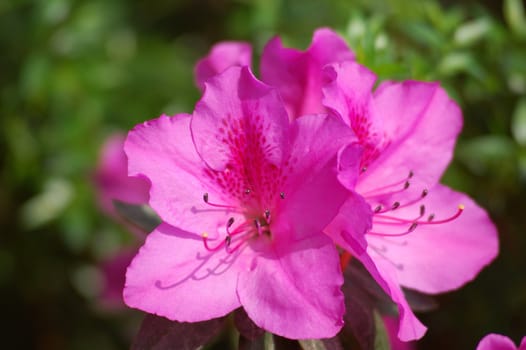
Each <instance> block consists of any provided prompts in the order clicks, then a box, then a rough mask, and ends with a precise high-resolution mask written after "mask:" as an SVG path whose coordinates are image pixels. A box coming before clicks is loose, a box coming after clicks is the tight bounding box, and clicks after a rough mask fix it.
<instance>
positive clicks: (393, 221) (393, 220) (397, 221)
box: [374, 205, 464, 230]
mask: <svg viewBox="0 0 526 350" xmlns="http://www.w3.org/2000/svg"><path fill="white" fill-rule="evenodd" d="M463 211H464V206H463V205H459V206H458V210H457V212H456V213H455V214H453V215H452V216H450V217H448V218H445V219H442V220H437V221H433V220H434V218H435V214H431V215H429V217H428V218H427V221H422V220H420V219H421V218H422V217H423V216H424V214H425V206H424V205H421V206H420V216H419V217H417V218H416V219H404V218H398V217H396V216H389V215H383V214H378V215H375V220H374V223H375V224H380V225H405V224H408V223H412V224H416V225H437V224H445V223H448V222H450V221H453V220H455V219H456V218H458V217H459V216H460V214H462V212H463ZM378 219H380V220H378ZM414 228H416V226H415V227H414ZM414 228H413V230H414Z"/></svg>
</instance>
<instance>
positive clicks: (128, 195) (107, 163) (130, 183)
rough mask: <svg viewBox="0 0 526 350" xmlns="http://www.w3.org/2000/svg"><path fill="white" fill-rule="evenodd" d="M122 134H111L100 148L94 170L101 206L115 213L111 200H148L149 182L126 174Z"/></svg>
mask: <svg viewBox="0 0 526 350" xmlns="http://www.w3.org/2000/svg"><path fill="white" fill-rule="evenodd" d="M124 139H125V137H124V135H120V134H113V135H111V136H110V137H108V139H107V140H106V142H105V143H104V145H103V146H102V149H101V155H100V159H99V164H98V167H97V170H96V172H95V179H94V180H95V186H96V189H97V195H98V196H99V201H100V204H101V207H102V208H103V209H104V211H105V212H106V213H108V214H110V215H112V216H114V215H115V209H114V206H113V201H114V200H118V201H121V202H124V203H129V204H145V203H147V202H148V191H149V184H148V182H147V181H145V180H144V179H140V178H133V177H129V176H128V160H127V158H126V154H124Z"/></svg>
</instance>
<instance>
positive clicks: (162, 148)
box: [124, 67, 369, 338]
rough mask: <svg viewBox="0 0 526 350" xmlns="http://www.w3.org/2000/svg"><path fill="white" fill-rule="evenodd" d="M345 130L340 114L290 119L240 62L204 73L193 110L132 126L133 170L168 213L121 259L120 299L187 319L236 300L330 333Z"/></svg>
mask: <svg viewBox="0 0 526 350" xmlns="http://www.w3.org/2000/svg"><path fill="white" fill-rule="evenodd" d="M350 136H351V135H350V129H349V128H345V127H342V125H341V122H340V121H338V120H337V119H336V118H331V117H327V116H305V117H302V118H298V119H297V120H296V121H294V122H292V123H291V122H289V120H288V117H287V114H286V111H285V108H284V107H283V104H282V102H281V99H280V98H279V96H278V94H277V92H276V90H275V89H272V88H270V87H269V86H267V85H265V84H263V83H261V82H259V81H257V80H256V79H255V78H254V77H253V75H252V74H251V72H250V70H249V69H248V67H244V68H239V67H231V68H229V69H227V70H226V71H225V72H224V73H222V74H219V75H217V76H215V77H213V78H211V79H209V80H207V82H206V84H205V92H204V95H203V97H202V99H201V101H200V102H199V103H198V104H197V106H196V108H195V111H194V114H193V115H192V116H190V115H184V114H181V115H177V116H175V117H166V116H161V117H160V118H159V119H156V120H152V121H150V122H146V123H144V124H142V125H138V126H137V127H135V129H134V130H132V131H131V132H130V133H129V135H128V138H127V141H126V145H125V150H126V153H127V155H128V157H129V164H130V165H129V169H130V173H131V175H143V176H145V177H147V178H148V179H149V180H150V182H151V184H152V187H151V191H150V205H151V206H152V208H153V209H154V210H155V211H156V212H157V213H158V214H159V216H160V217H161V218H162V219H163V221H164V223H163V224H162V225H161V226H159V227H158V228H157V229H156V230H154V231H153V232H152V233H151V234H150V235H149V236H148V238H147V240H146V243H145V245H144V246H143V247H142V248H141V250H140V251H139V254H138V255H137V256H136V257H135V259H134V260H133V262H132V264H131V265H130V267H129V268H128V271H127V275H126V286H125V290H124V298H125V301H126V303H127V304H128V305H129V306H131V307H135V308H139V309H141V310H144V311H147V312H150V313H155V314H157V315H161V316H165V317H167V318H169V319H172V320H177V321H188V322H196V321H203V320H208V319H212V318H216V317H220V316H223V315H225V314H227V313H229V312H230V311H232V310H234V309H236V308H238V307H241V306H242V307H243V308H244V309H245V310H246V312H247V314H248V315H249V317H250V318H251V319H252V320H253V321H254V322H255V323H256V324H257V325H258V326H259V327H262V328H264V329H266V330H268V331H270V332H272V333H275V334H278V335H282V336H285V337H288V338H323V337H331V336H334V335H335V334H336V333H337V332H338V331H339V329H340V328H341V326H342V316H343V312H344V304H343V295H342V293H341V291H340V287H341V285H342V283H343V278H342V275H341V271H340V268H339V263H338V252H337V250H336V248H335V246H334V244H333V243H332V242H331V240H330V239H329V238H328V237H327V236H326V235H324V234H323V231H322V230H323V228H324V227H325V226H326V225H327V224H328V223H329V222H330V221H331V220H332V218H333V217H334V216H335V215H336V214H337V212H338V210H339V208H340V206H341V204H342V203H343V202H344V201H345V199H346V198H347V196H348V195H349V191H348V190H347V189H345V188H344V187H343V186H342V185H341V184H340V183H339V181H338V180H337V178H336V168H335V166H336V153H337V151H338V149H339V148H340V147H342V146H344V145H345V143H346V140H349V138H350ZM360 210H364V215H362V217H364V218H366V215H367V213H368V210H369V209H368V208H367V207H363V208H356V211H357V212H358V213H359V211H360Z"/></svg>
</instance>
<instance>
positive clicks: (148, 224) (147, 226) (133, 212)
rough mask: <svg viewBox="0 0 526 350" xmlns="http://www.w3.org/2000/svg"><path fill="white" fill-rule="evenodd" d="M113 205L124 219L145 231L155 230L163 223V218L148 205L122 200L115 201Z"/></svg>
mask: <svg viewBox="0 0 526 350" xmlns="http://www.w3.org/2000/svg"><path fill="white" fill-rule="evenodd" d="M113 205H114V206H115V209H116V210H117V212H118V213H119V215H121V216H122V218H123V219H124V220H126V221H127V222H129V223H131V224H133V225H135V226H137V227H138V228H140V229H141V230H143V231H144V232H147V233H148V232H151V231H153V229H154V228H156V227H157V226H159V224H160V223H161V219H159V217H158V216H157V215H156V214H155V213H154V212H153V210H152V209H151V208H150V207H149V206H147V205H136V204H128V203H124V202H120V201H113Z"/></svg>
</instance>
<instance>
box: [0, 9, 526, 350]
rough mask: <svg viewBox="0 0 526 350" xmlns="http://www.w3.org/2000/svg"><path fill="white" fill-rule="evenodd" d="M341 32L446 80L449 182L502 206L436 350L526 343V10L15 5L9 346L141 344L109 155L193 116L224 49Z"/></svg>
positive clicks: (3, 309)
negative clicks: (127, 289) (108, 185)
mask: <svg viewBox="0 0 526 350" xmlns="http://www.w3.org/2000/svg"><path fill="white" fill-rule="evenodd" d="M319 26H329V27H332V28H334V29H336V30H337V31H339V32H340V33H341V34H342V35H344V36H345V37H346V39H347V40H348V41H349V43H350V45H351V47H352V49H353V50H354V51H355V52H356V54H357V57H358V60H359V61H360V62H361V63H363V64H365V65H367V66H368V67H370V68H371V69H373V70H374V71H375V72H376V73H377V74H378V75H379V77H380V78H381V79H409V78H411V79H420V80H439V81H441V82H442V83H443V85H444V86H445V87H446V88H447V89H448V91H449V93H450V95H451V96H453V97H454V98H455V99H456V100H457V101H458V103H459V104H460V105H461V107H462V109H463V112H464V117H465V123H464V131H463V133H462V135H461V138H460V140H459V141H458V147H457V149H456V154H455V160H454V162H453V164H452V165H451V166H450V168H449V170H448V172H447V173H446V175H445V178H444V182H446V183H448V184H449V185H451V186H453V187H455V188H457V189H459V190H462V191H465V192H467V193H469V194H470V195H471V196H472V197H474V198H475V199H476V200H477V201H478V202H479V203H480V204H481V205H482V206H484V207H485V208H487V209H488V211H489V212H490V215H491V216H492V218H493V219H494V220H495V222H496V223H497V225H498V227H499V231H500V240H501V253H500V256H499V258H498V259H497V260H496V261H495V262H494V264H493V265H491V266H490V267H489V268H487V269H485V270H484V271H483V272H482V273H481V274H480V276H479V277H478V278H477V279H476V280H475V281H474V282H472V283H470V284H468V285H467V286H465V287H464V288H462V289H461V290H459V291H455V292H452V293H448V294H445V295H441V296H439V297H438V301H439V303H440V308H439V309H438V310H436V311H433V312H431V313H428V314H422V315H421V319H422V320H423V322H424V323H425V324H426V325H427V326H428V327H429V331H428V333H427V335H426V336H425V337H424V338H423V339H422V340H421V341H420V342H419V348H420V349H474V348H475V345H476V344H477V342H478V340H479V339H480V338H481V337H482V336H483V335H484V334H486V333H489V332H498V333H503V334H506V335H509V336H510V337H512V338H513V339H514V340H515V341H516V342H518V341H519V340H520V338H521V337H522V336H523V335H526V278H525V277H526V273H525V272H526V252H525V251H526V232H524V228H525V227H526V216H525V215H526V204H525V199H526V20H525V15H524V8H523V4H522V2H521V1H520V0H507V1H504V2H501V1H487V2H480V3H479V2H476V1H465V2H457V1H435V0H431V1H420V0H397V1H395V0H387V1H380V0H375V1H366V0H359V1H347V0H331V1H317V0H308V1H305V0H293V1H285V0H254V1H249V0H237V1H235V0H201V1H195V0H194V1H191V0H179V1H177V0H174V1H167V0H161V1H156V2H153V1H145V0H135V1H125V0H114V1H107V0H76V1H75V0H71V1H67V0H46V1H44V0H42V1H37V0H34V1H31V0H11V1H9V0H7V1H6V0H4V1H0V123H1V126H0V133H1V137H0V149H1V150H2V152H1V153H0V162H1V165H2V167H1V174H0V176H1V177H0V221H1V225H2V226H1V234H0V303H1V304H0V317H1V318H2V321H1V324H2V327H1V328H2V332H1V333H2V337H1V338H0V347H2V348H4V349H10V348H13V349H15V348H16V349H25V348H27V349H98V350H104V349H125V348H127V347H129V343H130V341H131V338H132V337H133V335H134V334H135V332H136V331H137V327H138V324H139V322H140V320H141V317H142V315H141V314H140V313H139V312H135V311H132V310H124V311H123V310H113V311H110V310H106V309H104V308H103V307H101V305H100V302H98V300H97V296H98V295H99V293H100V285H99V283H97V281H100V279H101V276H100V271H99V270H98V266H99V265H100V262H101V261H103V260H104V259H106V258H108V257H109V256H111V255H112V254H114V253H115V252H117V251H119V249H121V248H122V247H123V246H126V245H130V244H131V243H132V241H133V238H132V236H131V235H130V234H129V233H128V232H126V230H125V229H124V228H122V227H121V226H120V225H119V224H117V223H115V222H113V221H112V220H111V219H108V218H107V217H105V216H104V215H103V214H101V211H100V210H99V209H98V207H97V202H96V197H95V194H94V189H93V185H92V176H93V171H94V167H95V165H96V162H97V159H98V152H99V148H100V145H101V144H102V142H103V141H104V139H105V138H106V137H107V136H108V135H110V134H111V133H112V132H114V131H125V130H128V129H130V128H131V127H133V125H135V124H136V123H139V122H142V121H144V120H146V119H151V118H154V117H157V116H158V115H159V114H161V113H162V112H164V113H168V114H173V113H175V112H181V111H187V112H189V111H192V109H193V106H194V104H195V102H196V101H197V99H198V97H199V96H198V91H197V89H196V88H195V87H194V83H193V76H192V69H193V65H194V63H195V62H196V60H197V59H198V58H199V57H201V56H203V55H204V54H205V53H206V52H207V51H208V49H209V48H210V45H211V44H212V43H214V42H216V41H219V40H226V39H235V40H247V41H249V42H251V43H252V44H253V45H254V51H255V56H256V57H257V56H258V55H259V54H260V53H261V49H262V47H263V45H264V43H265V42H266V40H268V39H269V38H270V37H271V36H273V35H275V34H279V35H281V36H282V37H283V39H284V41H285V43H286V44H287V45H289V46H295V47H301V48H305V47H306V46H307V45H308V43H309V42H310V38H311V35H312V32H313V30H314V29H315V28H317V27H319Z"/></svg>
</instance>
